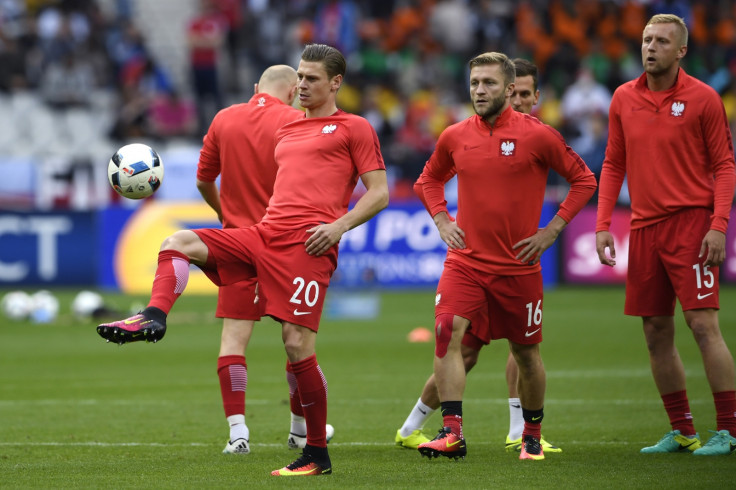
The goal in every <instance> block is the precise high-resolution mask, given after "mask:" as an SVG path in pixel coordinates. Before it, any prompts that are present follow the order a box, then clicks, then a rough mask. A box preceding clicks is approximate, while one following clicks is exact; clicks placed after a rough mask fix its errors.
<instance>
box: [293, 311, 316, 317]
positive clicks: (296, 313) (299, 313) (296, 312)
mask: <svg viewBox="0 0 736 490" xmlns="http://www.w3.org/2000/svg"><path fill="white" fill-rule="evenodd" d="M294 314H295V315H296V316H301V315H311V314H312V312H311V311H299V310H294Z"/></svg>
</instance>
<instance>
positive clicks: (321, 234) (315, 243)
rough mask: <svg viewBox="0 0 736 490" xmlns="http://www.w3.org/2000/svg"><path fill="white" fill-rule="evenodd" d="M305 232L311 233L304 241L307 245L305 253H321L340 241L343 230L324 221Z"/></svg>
mask: <svg viewBox="0 0 736 490" xmlns="http://www.w3.org/2000/svg"><path fill="white" fill-rule="evenodd" d="M307 233H311V234H312V236H310V237H309V238H307V241H306V242H305V243H304V245H305V246H306V247H307V253H308V254H309V255H322V254H323V253H325V252H327V251H328V250H329V249H330V247H332V246H333V245H334V244H336V243H337V242H339V241H340V238H342V234H343V233H344V230H343V229H342V227H341V226H339V225H337V224H335V223H326V224H322V225H317V226H314V227H312V228H310V229H308V230H307Z"/></svg>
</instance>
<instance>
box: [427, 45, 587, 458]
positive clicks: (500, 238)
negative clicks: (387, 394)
mask: <svg viewBox="0 0 736 490" xmlns="http://www.w3.org/2000/svg"><path fill="white" fill-rule="evenodd" d="M469 67H470V98H471V100H472V103H473V108H474V110H475V113H476V114H475V115H474V116H472V117H470V118H468V119H466V120H464V121H461V122H459V123H457V124H454V125H452V126H450V127H448V128H447V129H445V130H444V131H443V132H442V134H441V135H440V137H439V140H438V141H437V146H436V148H435V150H434V153H433V154H432V156H431V157H430V159H429V161H428V162H427V164H426V165H425V167H424V171H423V172H422V175H421V176H420V177H419V179H418V180H417V182H416V184H415V190H416V192H417V194H418V195H419V196H420V198H421V199H422V201H423V202H424V203H425V206H426V208H427V210H428V211H429V213H430V214H431V215H432V217H433V219H434V222H435V225H436V226H437V229H438V230H439V233H440V237H441V238H442V240H443V241H444V242H445V243H446V244H447V245H448V252H447V258H446V260H445V268H444V271H443V273H442V277H441V278H440V281H439V284H438V286H437V296H436V299H435V357H434V376H435V380H436V383H437V388H438V392H439V399H440V407H441V411H442V420H443V427H442V428H441V429H440V431H439V434H438V435H437V436H436V437H435V438H434V439H433V440H432V441H429V442H425V443H422V444H419V446H418V449H419V452H420V453H421V454H422V455H425V456H428V457H437V456H440V455H442V456H446V457H449V458H457V457H464V456H465V454H466V452H467V449H466V444H465V438H464V435H463V430H462V397H463V392H464V390H465V376H466V372H465V371H466V370H465V366H464V364H463V357H462V341H463V338H464V335H465V333H466V331H467V329H468V327H469V326H470V325H473V330H472V332H473V334H474V335H475V336H476V337H477V338H478V339H480V340H481V341H482V343H487V342H489V341H490V340H491V339H501V338H506V339H508V341H509V346H510V348H511V352H512V354H513V356H514V359H515V360H516V364H517V365H518V368H519V382H518V387H519V397H520V400H521V407H522V414H523V418H524V429H523V434H522V445H521V452H520V455H519V458H520V459H533V460H538V459H543V458H544V451H543V449H542V446H541V444H540V439H541V422H542V418H543V416H544V392H545V386H546V377H545V371H544V366H543V363H542V358H541V356H540V353H539V342H541V340H542V296H543V290H542V274H541V267H540V265H539V258H540V256H541V254H542V253H543V252H544V251H545V250H546V249H547V248H549V247H550V246H551V245H552V244H553V243H554V241H555V239H556V238H557V236H558V235H559V233H560V232H561V231H562V229H563V228H564V227H565V225H566V224H567V223H568V222H569V221H570V220H571V219H572V218H573V217H574V216H575V215H576V214H577V212H578V211H579V210H580V209H581V208H582V207H583V206H584V205H585V204H586V203H587V202H588V200H589V199H590V197H591V196H592V195H593V192H594V191H595V188H596V183H595V177H594V176H593V173H592V172H591V171H590V170H589V169H588V167H587V166H586V165H585V163H584V162H583V161H582V160H581V159H580V157H579V156H578V155H577V154H576V153H575V152H574V151H572V149H571V148H570V147H569V146H567V145H566V144H565V142H564V140H563V139H562V137H561V136H560V134H559V133H558V132H557V131H555V130H554V129H552V128H551V127H549V126H547V125H545V124H542V123H541V122H540V121H539V120H538V119H536V118H535V117H532V116H529V115H527V114H522V113H519V112H516V111H514V110H513V109H512V108H511V103H510V98H511V95H512V94H513V91H514V79H515V67H514V63H513V62H512V61H511V60H510V59H509V58H508V57H507V56H506V55H504V54H503V53H495V52H490V53H484V54H481V55H479V56H476V57H475V58H473V59H472V60H470V63H469ZM550 168H551V169H553V170H555V171H556V172H558V173H559V174H560V175H562V176H563V177H565V179H566V180H567V181H568V182H569V183H570V191H569V193H568V195H567V197H566V198H565V200H564V201H563V202H562V204H561V205H560V209H559V211H558V212H557V214H556V215H555V217H554V218H552V220H550V222H549V223H548V224H547V225H546V226H545V227H544V228H538V224H539V219H540V215H541V211H542V205H543V201H544V193H545V187H546V183H547V175H548V172H549V169H550ZM455 174H457V178H458V212H457V217H456V220H453V219H452V218H451V217H450V216H449V214H448V212H447V202H446V201H445V198H444V197H445V196H444V194H445V190H444V186H445V183H446V182H447V181H448V180H449V178H451V177H452V176H453V175H455Z"/></svg>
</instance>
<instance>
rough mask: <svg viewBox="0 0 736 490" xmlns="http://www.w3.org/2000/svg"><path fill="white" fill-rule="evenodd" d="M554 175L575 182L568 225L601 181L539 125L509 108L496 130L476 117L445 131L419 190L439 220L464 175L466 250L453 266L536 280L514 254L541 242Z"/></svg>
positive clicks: (455, 255) (460, 220) (565, 207)
mask: <svg viewBox="0 0 736 490" xmlns="http://www.w3.org/2000/svg"><path fill="white" fill-rule="evenodd" d="M550 168H552V169H553V170H555V171H556V172H557V173H559V174H560V175H562V176H563V177H564V178H565V179H566V180H567V181H568V182H569V183H570V191H569V193H568V194H567V197H566V198H565V200H564V201H563V202H562V204H561V205H560V209H559V211H558V212H557V214H558V215H559V216H560V218H562V219H564V220H565V221H566V222H568V223H569V222H570V220H572V218H573V217H574V216H575V215H576V214H577V213H578V211H580V209H582V207H583V206H585V204H586V203H587V202H588V200H589V199H590V198H591V196H592V195H593V193H594V192H595V188H596V183H595V176H594V175H593V173H592V172H591V171H590V169H588V167H587V166H586V165H585V162H583V160H582V159H581V158H580V157H579V156H578V155H577V153H575V152H574V151H573V150H572V149H571V148H570V147H569V146H567V145H566V144H565V141H564V140H563V139H562V136H560V134H559V133H558V132H557V131H555V130H554V129H552V128H551V127H550V126H547V125H546V124H543V123H542V122H541V121H539V119H537V118H535V117H533V116H529V115H527V114H522V113H520V112H516V111H514V110H513V109H512V108H511V107H508V108H507V109H506V110H505V111H503V113H501V114H500V115H499V116H498V118H497V119H496V121H495V123H494V125H493V126H491V125H490V124H489V123H488V122H487V121H486V120H485V119H483V118H482V117H480V116H478V115H474V116H472V117H470V118H468V119H466V120H464V121H461V122H459V123H457V124H453V125H452V126H450V127H448V128H447V129H445V130H444V131H443V132H442V134H441V135H440V137H439V139H438V141H437V147H436V148H435V151H434V153H432V156H431V157H430V159H429V161H427V164H426V165H425V167H424V171H423V172H422V175H421V176H420V177H419V180H417V182H416V184H415V185H414V189H415V191H416V192H417V194H418V195H419V197H420V198H421V199H422V201H423V202H424V204H425V206H426V207H427V210H428V211H429V213H430V214H431V215H432V216H434V215H436V214H437V213H439V212H442V211H445V212H447V201H445V187H444V186H445V183H446V182H447V181H448V180H449V179H450V178H452V176H453V175H455V173H457V179H458V180H457V182H458V191H457V194H458V211H457V224H458V226H459V227H460V228H461V229H462V230H463V231H464V232H465V245H466V248H464V249H460V250H456V249H448V251H447V260H448V261H451V260H457V261H459V262H462V263H464V264H467V265H469V266H470V267H473V268H474V269H477V270H481V271H485V272H488V273H492V274H498V275H521V274H530V273H533V272H537V271H539V270H541V266H540V265H539V261H537V262H536V263H535V264H532V265H530V264H522V263H520V262H519V260H518V259H516V255H517V254H518V253H519V251H518V250H513V249H512V248H511V247H512V246H513V245H514V244H515V243H517V242H519V241H520V240H523V239H524V238H528V237H530V236H532V235H534V234H535V233H536V232H537V228H538V226H539V218H540V216H541V213H542V205H543V204H544V193H545V189H546V186H547V174H548V173H549V169H550Z"/></svg>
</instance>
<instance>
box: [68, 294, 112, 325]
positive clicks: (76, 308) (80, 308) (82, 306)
mask: <svg viewBox="0 0 736 490" xmlns="http://www.w3.org/2000/svg"><path fill="white" fill-rule="evenodd" d="M104 306H105V302H104V301H103V299H102V296H100V295H99V294H97V293H95V292H94V291H80V292H79V294H77V296H76V297H75V298H74V301H72V313H74V316H76V317H77V318H81V319H86V318H91V317H92V316H93V315H94V313H95V311H97V310H99V309H100V308H102V307H104Z"/></svg>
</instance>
